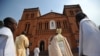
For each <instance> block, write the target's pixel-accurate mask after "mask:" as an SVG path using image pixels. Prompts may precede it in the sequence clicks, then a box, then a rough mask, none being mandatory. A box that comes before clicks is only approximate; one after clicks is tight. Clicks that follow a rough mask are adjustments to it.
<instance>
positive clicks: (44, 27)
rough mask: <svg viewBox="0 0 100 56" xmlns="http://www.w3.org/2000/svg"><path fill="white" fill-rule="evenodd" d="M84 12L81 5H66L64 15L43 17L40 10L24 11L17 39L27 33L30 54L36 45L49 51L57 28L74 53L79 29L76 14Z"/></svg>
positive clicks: (17, 30)
mask: <svg viewBox="0 0 100 56" xmlns="http://www.w3.org/2000/svg"><path fill="white" fill-rule="evenodd" d="M78 11H82V10H81V7H80V6H79V5H65V6H64V9H63V12H62V13H57V12H52V11H51V12H48V13H46V14H44V15H41V13H40V10H39V8H28V9H24V11H23V14H22V17H21V19H20V20H19V22H18V27H17V29H16V31H15V37H16V36H18V35H20V34H21V33H22V32H23V31H26V33H27V36H28V39H29V42H30V45H29V48H30V53H32V52H33V50H34V48H35V46H36V45H38V46H39V48H40V51H41V52H42V51H48V45H49V42H50V38H51V37H52V36H54V35H55V33H56V29H57V28H62V35H63V36H65V37H66V39H67V40H68V42H69V44H70V47H71V49H72V51H74V49H75V48H77V46H78V36H79V33H78V32H79V28H78V25H77V22H76V18H75V14H76V13H77V12H78Z"/></svg>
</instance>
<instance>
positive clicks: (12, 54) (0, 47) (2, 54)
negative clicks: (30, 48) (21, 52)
mask: <svg viewBox="0 0 100 56" xmlns="http://www.w3.org/2000/svg"><path fill="white" fill-rule="evenodd" d="M0 35H1V36H0V56H16V49H15V44H14V39H13V34H12V32H11V30H10V29H9V28H7V27H2V28H1V29H0Z"/></svg>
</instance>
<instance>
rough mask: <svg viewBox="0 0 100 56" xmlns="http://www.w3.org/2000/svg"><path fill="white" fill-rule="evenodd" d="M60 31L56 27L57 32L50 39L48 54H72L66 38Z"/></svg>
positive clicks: (69, 55)
mask: <svg viewBox="0 0 100 56" xmlns="http://www.w3.org/2000/svg"><path fill="white" fill-rule="evenodd" d="M61 31H62V30H61V29H57V31H56V33H57V34H56V35H55V36H53V37H52V38H51V40H50V41H51V42H50V45H49V48H48V49H49V56H73V54H72V51H71V48H70V45H69V43H68V41H67V38H66V37H64V36H62V34H61Z"/></svg>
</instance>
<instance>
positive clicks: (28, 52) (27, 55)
mask: <svg viewBox="0 0 100 56" xmlns="http://www.w3.org/2000/svg"><path fill="white" fill-rule="evenodd" d="M29 54H30V51H29V48H27V49H26V56H29Z"/></svg>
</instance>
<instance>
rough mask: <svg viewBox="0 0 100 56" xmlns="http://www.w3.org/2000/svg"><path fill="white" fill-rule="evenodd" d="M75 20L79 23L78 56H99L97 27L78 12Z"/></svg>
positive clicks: (99, 38)
mask: <svg viewBox="0 0 100 56" xmlns="http://www.w3.org/2000/svg"><path fill="white" fill-rule="evenodd" d="M76 19H77V21H78V22H80V32H79V34H80V35H79V56H100V31H99V29H98V27H97V26H96V25H95V24H94V23H93V22H92V21H91V20H89V19H88V18H87V16H86V15H85V14H84V13H82V12H79V13H78V14H77V15H76Z"/></svg>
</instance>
